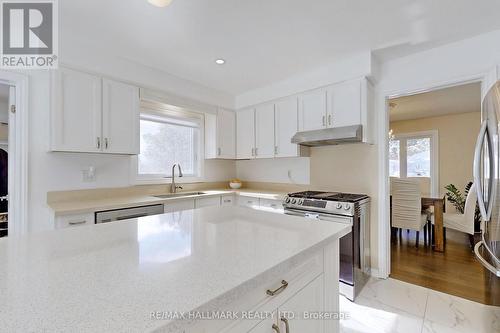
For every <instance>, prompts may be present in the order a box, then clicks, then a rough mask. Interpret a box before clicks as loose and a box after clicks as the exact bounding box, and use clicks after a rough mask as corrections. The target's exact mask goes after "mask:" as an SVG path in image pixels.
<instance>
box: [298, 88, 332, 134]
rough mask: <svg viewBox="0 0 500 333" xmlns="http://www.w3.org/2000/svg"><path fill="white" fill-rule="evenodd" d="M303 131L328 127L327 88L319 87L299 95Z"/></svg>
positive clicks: (300, 120) (300, 126)
mask: <svg viewBox="0 0 500 333" xmlns="http://www.w3.org/2000/svg"><path fill="white" fill-rule="evenodd" d="M299 101H300V102H299V107H300V117H299V128H300V130H301V131H311V130H317V129H321V128H325V127H326V90H325V89H317V90H313V91H310V92H307V93H304V94H302V95H301V96H300V97H299Z"/></svg>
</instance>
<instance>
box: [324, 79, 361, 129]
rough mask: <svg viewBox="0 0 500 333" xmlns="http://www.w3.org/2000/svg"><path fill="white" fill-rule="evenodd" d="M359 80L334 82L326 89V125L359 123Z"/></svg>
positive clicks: (339, 125) (340, 125)
mask: <svg viewBox="0 0 500 333" xmlns="http://www.w3.org/2000/svg"><path fill="white" fill-rule="evenodd" d="M361 84H362V83H361V81H360V80H353V81H347V82H343V83H340V84H335V85H333V86H331V87H329V89H328V102H329V103H328V119H327V124H328V127H343V126H352V125H360V124H361Z"/></svg>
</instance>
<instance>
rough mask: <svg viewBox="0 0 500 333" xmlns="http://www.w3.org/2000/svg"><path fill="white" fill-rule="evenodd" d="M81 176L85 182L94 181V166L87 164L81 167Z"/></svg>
mask: <svg viewBox="0 0 500 333" xmlns="http://www.w3.org/2000/svg"><path fill="white" fill-rule="evenodd" d="M82 178H83V181H84V182H85V183H91V182H95V167H93V166H89V167H87V168H85V169H83V170H82Z"/></svg>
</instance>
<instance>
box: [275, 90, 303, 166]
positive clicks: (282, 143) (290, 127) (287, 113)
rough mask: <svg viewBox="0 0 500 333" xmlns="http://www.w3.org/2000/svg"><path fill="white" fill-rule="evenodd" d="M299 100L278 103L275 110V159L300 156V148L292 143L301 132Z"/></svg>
mask: <svg viewBox="0 0 500 333" xmlns="http://www.w3.org/2000/svg"><path fill="white" fill-rule="evenodd" d="M298 121H299V115H298V101H297V98H296V97H294V98H287V99H284V100H280V101H278V102H276V104H275V108H274V133H275V145H276V147H275V157H295V156H300V155H301V154H300V151H299V150H300V148H299V147H298V145H296V144H293V143H292V142H291V140H292V137H293V136H294V135H295V133H297V131H298V130H299V123H298Z"/></svg>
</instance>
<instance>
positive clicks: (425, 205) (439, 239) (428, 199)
mask: <svg viewBox="0 0 500 333" xmlns="http://www.w3.org/2000/svg"><path fill="white" fill-rule="evenodd" d="M390 202H391V209H392V195H391V197H390ZM421 202H422V211H424V210H427V209H429V208H431V207H433V212H432V214H433V215H434V232H433V235H434V237H433V239H434V243H432V240H431V244H432V248H433V250H434V251H436V252H444V222H443V214H444V213H445V211H446V205H445V203H446V198H445V197H444V196H432V195H426V196H423V197H422V199H421ZM391 220H392V218H391ZM391 225H392V222H391Z"/></svg>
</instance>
